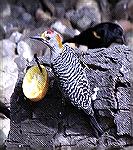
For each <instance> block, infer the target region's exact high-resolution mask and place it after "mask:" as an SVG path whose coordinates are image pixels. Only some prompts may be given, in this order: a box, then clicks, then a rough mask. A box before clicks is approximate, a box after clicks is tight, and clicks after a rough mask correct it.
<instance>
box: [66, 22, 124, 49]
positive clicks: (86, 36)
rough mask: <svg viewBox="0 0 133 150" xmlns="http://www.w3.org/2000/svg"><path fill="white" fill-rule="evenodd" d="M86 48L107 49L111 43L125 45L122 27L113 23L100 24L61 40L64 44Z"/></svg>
mask: <svg viewBox="0 0 133 150" xmlns="http://www.w3.org/2000/svg"><path fill="white" fill-rule="evenodd" d="M66 42H67V43H75V44H77V45H84V46H87V47H88V49H94V48H107V47H109V46H110V45H111V44H112V43H118V44H126V41H125V38H124V31H123V29H122V27H121V26H120V25H118V24H116V23H113V22H102V23H99V24H96V25H95V26H94V27H89V28H87V29H86V30H84V31H82V32H81V33H80V34H79V35H76V36H74V37H72V38H68V39H65V40H63V44H64V43H66Z"/></svg>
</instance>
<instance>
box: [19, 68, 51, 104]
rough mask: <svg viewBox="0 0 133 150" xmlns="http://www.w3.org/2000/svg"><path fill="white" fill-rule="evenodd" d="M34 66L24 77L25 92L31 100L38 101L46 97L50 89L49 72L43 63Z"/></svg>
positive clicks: (23, 86)
mask: <svg viewBox="0 0 133 150" xmlns="http://www.w3.org/2000/svg"><path fill="white" fill-rule="evenodd" d="M40 67H41V68H42V72H41V71H40V69H39V67H38V66H37V65H36V66H32V67H31V68H30V69H28V71H27V72H26V74H25V76H24V79H23V84H22V88H23V93H24V95H25V96H26V97H27V98H29V99H30V100H32V101H34V102H37V101H40V100H42V99H43V98H44V96H45V95H46V93H47V90H48V73H47V71H46V68H45V67H44V66H43V65H40Z"/></svg>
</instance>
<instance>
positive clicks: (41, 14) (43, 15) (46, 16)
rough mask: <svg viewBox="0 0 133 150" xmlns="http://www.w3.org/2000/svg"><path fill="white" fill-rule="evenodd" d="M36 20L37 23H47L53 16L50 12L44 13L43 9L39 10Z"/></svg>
mask: <svg viewBox="0 0 133 150" xmlns="http://www.w3.org/2000/svg"><path fill="white" fill-rule="evenodd" d="M35 19H36V20H37V21H46V20H50V19H51V15H50V14H49V13H48V12H44V11H43V10H42V9H41V8H38V9H37V10H36V12H35Z"/></svg>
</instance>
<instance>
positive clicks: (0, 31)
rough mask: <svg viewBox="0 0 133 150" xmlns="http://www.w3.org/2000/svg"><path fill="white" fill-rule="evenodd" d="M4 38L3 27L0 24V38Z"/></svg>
mask: <svg viewBox="0 0 133 150" xmlns="http://www.w3.org/2000/svg"><path fill="white" fill-rule="evenodd" d="M4 38H5V31H4V29H3V27H2V26H1V25H0V40H2V39H4Z"/></svg>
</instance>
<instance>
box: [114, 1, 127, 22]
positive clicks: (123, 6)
mask: <svg viewBox="0 0 133 150" xmlns="http://www.w3.org/2000/svg"><path fill="white" fill-rule="evenodd" d="M128 1H129V0H120V1H119V2H118V3H117V4H116V5H115V7H114V8H113V9H112V19H113V20H121V19H124V20H128V12H127V11H128V9H127V6H128Z"/></svg>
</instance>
